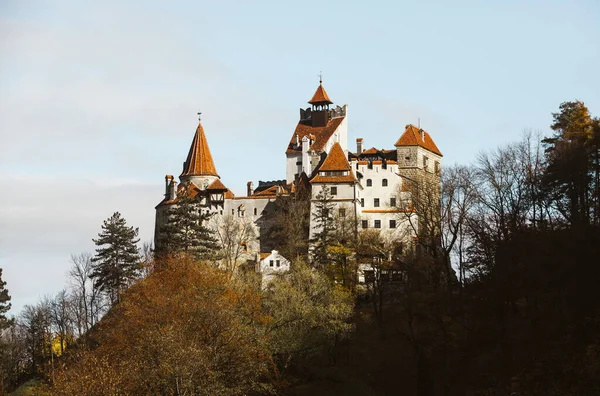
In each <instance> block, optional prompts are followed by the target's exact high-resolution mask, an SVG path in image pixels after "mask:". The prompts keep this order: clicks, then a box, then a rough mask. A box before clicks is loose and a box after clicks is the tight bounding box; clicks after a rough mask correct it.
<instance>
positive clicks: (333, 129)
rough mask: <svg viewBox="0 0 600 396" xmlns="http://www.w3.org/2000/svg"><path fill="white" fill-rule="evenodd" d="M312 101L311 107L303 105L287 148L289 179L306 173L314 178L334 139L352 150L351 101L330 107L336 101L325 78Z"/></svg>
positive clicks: (288, 180)
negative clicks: (326, 86) (349, 124)
mask: <svg viewBox="0 0 600 396" xmlns="http://www.w3.org/2000/svg"><path fill="white" fill-rule="evenodd" d="M308 103H309V104H310V105H311V107H309V108H306V109H300V121H299V122H298V125H297V126H296V130H295V131H294V134H293V135H292V138H291V139H290V143H289V144H288V147H287V150H286V152H285V154H286V157H287V159H286V181H287V183H292V182H294V181H295V180H297V179H298V178H299V177H300V175H301V174H302V173H305V174H306V175H307V177H309V178H310V177H311V176H312V174H313V173H314V171H315V169H316V168H317V165H318V164H319V163H320V162H321V160H322V159H323V158H324V157H325V156H327V153H329V150H331V148H332V147H333V144H334V143H339V144H340V146H341V148H342V151H344V152H345V153H347V152H348V123H347V120H346V114H347V110H348V105H344V106H343V107H340V106H336V107H335V108H333V109H330V105H332V104H333V102H332V100H331V99H330V98H329V95H328V94H327V92H326V91H325V88H324V87H323V81H322V80H319V86H318V87H317V90H316V91H315V93H314V95H313V96H312V98H311V99H310V100H309V101H308Z"/></svg>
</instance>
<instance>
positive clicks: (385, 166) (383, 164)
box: [381, 160, 387, 169]
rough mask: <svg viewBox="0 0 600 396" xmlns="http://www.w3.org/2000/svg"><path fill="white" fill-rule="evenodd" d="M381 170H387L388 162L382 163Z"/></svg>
mask: <svg viewBox="0 0 600 396" xmlns="http://www.w3.org/2000/svg"><path fill="white" fill-rule="evenodd" d="M381 169H387V162H386V161H385V160H383V162H382V163H381Z"/></svg>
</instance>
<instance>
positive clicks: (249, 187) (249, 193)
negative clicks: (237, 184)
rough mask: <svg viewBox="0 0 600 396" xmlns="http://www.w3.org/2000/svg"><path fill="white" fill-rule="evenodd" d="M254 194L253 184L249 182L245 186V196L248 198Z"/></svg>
mask: <svg viewBox="0 0 600 396" xmlns="http://www.w3.org/2000/svg"><path fill="white" fill-rule="evenodd" d="M252 194H254V183H252V181H249V182H248V184H247V195H248V196H250V195H252Z"/></svg>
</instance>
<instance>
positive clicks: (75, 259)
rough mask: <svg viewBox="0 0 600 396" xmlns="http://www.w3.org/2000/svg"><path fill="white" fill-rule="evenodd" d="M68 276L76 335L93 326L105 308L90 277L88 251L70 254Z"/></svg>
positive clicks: (90, 259)
mask: <svg viewBox="0 0 600 396" xmlns="http://www.w3.org/2000/svg"><path fill="white" fill-rule="evenodd" d="M71 263H72V266H71V268H70V269H69V272H68V277H69V283H70V285H71V290H72V292H71V293H72V299H73V301H72V304H71V306H72V310H73V319H74V321H75V326H76V327H77V332H78V335H79V336H80V337H81V336H82V335H83V334H85V333H87V331H88V330H89V329H90V328H91V327H92V326H94V324H95V323H96V322H97V321H98V320H99V319H100V316H102V313H103V312H104V310H105V308H106V307H105V305H106V304H105V300H104V299H103V296H102V294H101V293H100V290H99V289H98V287H96V286H94V282H93V281H92V279H91V278H90V275H91V274H92V270H93V265H92V264H93V263H92V255H91V254H90V253H81V254H77V255H75V254H72V255H71Z"/></svg>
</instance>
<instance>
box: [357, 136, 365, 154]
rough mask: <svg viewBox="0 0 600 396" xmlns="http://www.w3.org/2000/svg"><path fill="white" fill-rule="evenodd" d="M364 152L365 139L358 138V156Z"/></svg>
mask: <svg viewBox="0 0 600 396" xmlns="http://www.w3.org/2000/svg"><path fill="white" fill-rule="evenodd" d="M362 152H363V138H356V154H360V153H362Z"/></svg>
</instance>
